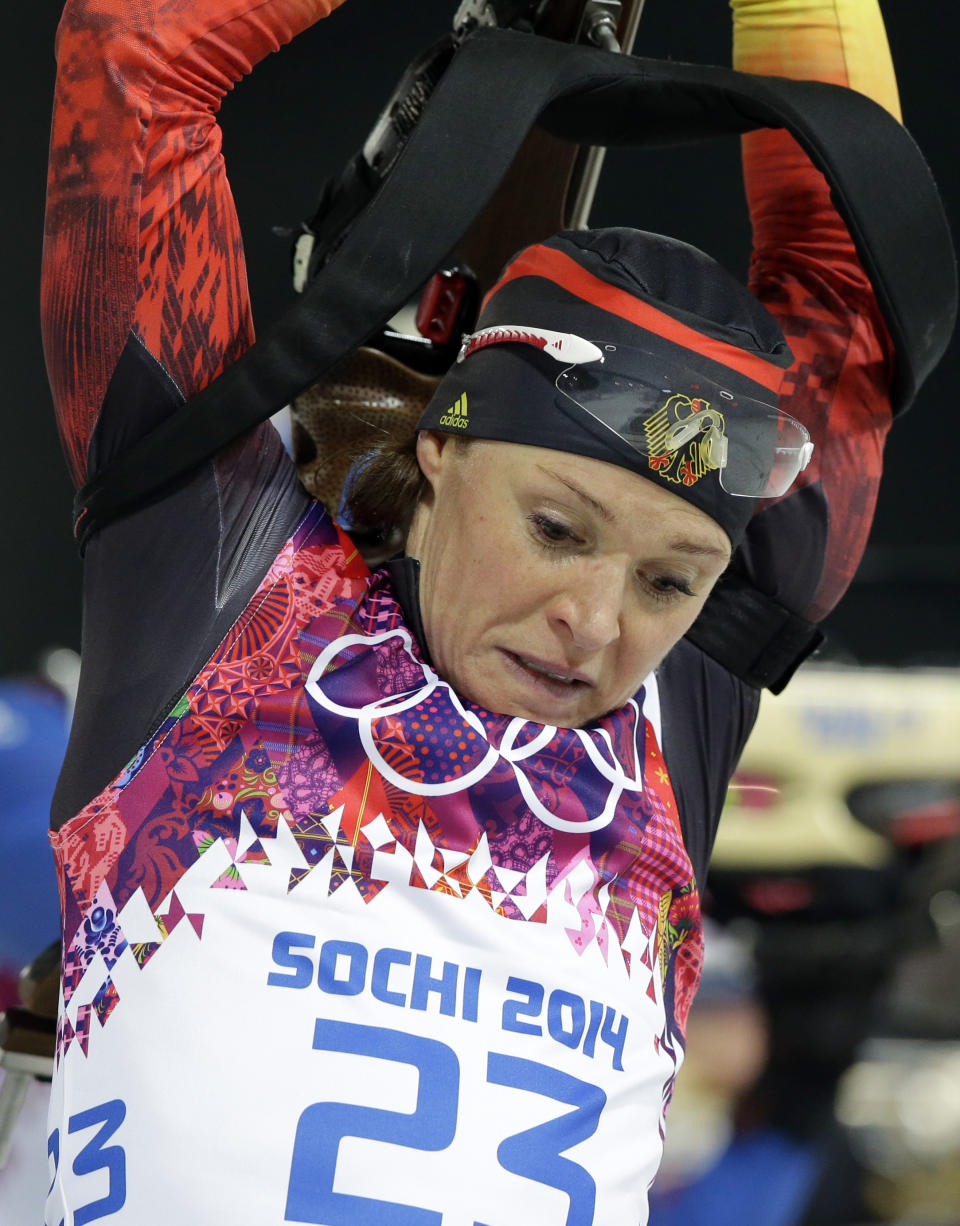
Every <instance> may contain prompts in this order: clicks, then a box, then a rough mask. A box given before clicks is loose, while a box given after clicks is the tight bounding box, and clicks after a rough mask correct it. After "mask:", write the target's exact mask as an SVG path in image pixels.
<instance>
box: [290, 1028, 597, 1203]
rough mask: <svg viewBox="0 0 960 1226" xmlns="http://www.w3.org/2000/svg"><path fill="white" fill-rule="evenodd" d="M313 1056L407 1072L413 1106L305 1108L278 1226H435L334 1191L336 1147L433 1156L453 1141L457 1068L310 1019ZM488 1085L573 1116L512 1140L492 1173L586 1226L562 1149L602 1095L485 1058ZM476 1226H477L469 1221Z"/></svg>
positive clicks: (591, 1186)
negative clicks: (393, 1065)
mask: <svg viewBox="0 0 960 1226" xmlns="http://www.w3.org/2000/svg"><path fill="white" fill-rule="evenodd" d="M313 1046H314V1048H315V1049H316V1050H318V1051H335V1052H344V1053H350V1054H352V1055H359V1056H372V1057H374V1058H375V1059H378V1060H393V1061H396V1062H398V1063H400V1064H411V1065H413V1066H414V1067H415V1068H416V1069H417V1070H418V1072H419V1088H418V1091H417V1105H416V1108H415V1110H414V1111H413V1112H412V1113H411V1114H406V1113H403V1112H400V1111H386V1110H383V1109H381V1108H377V1107H360V1106H355V1105H353V1104H350V1103H336V1102H325V1103H313V1104H311V1105H310V1106H309V1107H307V1108H306V1109H305V1110H304V1112H303V1113H302V1115H301V1116H300V1119H299V1121H298V1123H297V1132H296V1138H295V1140H294V1145H293V1160H292V1163H291V1167H290V1182H289V1184H288V1188H287V1206H286V1215H285V1220H286V1221H288V1222H310V1223H322V1224H323V1226H369V1223H370V1222H373V1221H376V1222H377V1223H379V1224H382V1226H440V1222H441V1220H442V1214H441V1213H439V1212H437V1211H435V1210H432V1209H423V1208H418V1207H417V1206H414V1205H401V1204H396V1203H395V1202H393V1201H383V1200H375V1199H372V1198H370V1197H366V1196H353V1195H350V1194H347V1193H343V1192H334V1191H333V1181H334V1174H335V1171H336V1165H337V1156H338V1149H339V1144H340V1141H341V1139H342V1138H343V1137H361V1138H366V1139H369V1140H374V1141H386V1142H390V1143H392V1144H394V1145H404V1146H407V1147H408V1148H410V1149H420V1150H427V1151H431V1152H432V1151H437V1150H442V1149H446V1148H447V1147H448V1146H449V1145H450V1144H451V1142H452V1141H453V1138H454V1134H455V1132H456V1128H457V1104H458V1100H459V1091H460V1063H459V1061H458V1060H457V1057H456V1053H455V1052H454V1051H453V1049H452V1048H450V1047H448V1046H447V1045H446V1044H445V1043H440V1042H438V1041H437V1040H436V1039H427V1038H423V1037H421V1036H418V1035H411V1034H407V1033H406V1032H404V1031H401V1030H387V1029H384V1028H382V1027H379V1026H360V1025H355V1024H353V1023H350V1022H336V1021H332V1020H329V1019H326V1018H318V1019H317V1022H316V1027H315V1031H314V1036H313ZM487 1081H488V1082H490V1083H491V1084H494V1085H501V1086H508V1087H511V1088H514V1089H519V1090H527V1091H529V1092H530V1093H532V1094H540V1095H543V1096H544V1097H546V1098H551V1099H554V1100H555V1101H557V1102H561V1103H567V1104H569V1105H570V1106H571V1107H573V1108H574V1109H573V1111H570V1112H567V1113H566V1114H564V1115H561V1116H558V1117H557V1118H555V1119H552V1120H547V1121H546V1123H543V1124H538V1125H536V1127H534V1128H528V1129H526V1130H525V1131H524V1132H518V1133H515V1134H514V1135H512V1136H509V1137H506V1138H505V1139H504V1140H503V1141H501V1143H500V1145H499V1147H498V1149H497V1159H498V1160H499V1162H500V1165H501V1166H502V1167H503V1168H504V1169H505V1170H508V1171H510V1172H512V1173H513V1174H514V1175H520V1176H522V1177H523V1178H526V1179H532V1180H535V1181H536V1182H537V1183H541V1184H544V1185H545V1186H547V1187H550V1188H556V1189H557V1190H559V1191H561V1192H565V1193H566V1194H567V1196H568V1197H569V1199H570V1207H569V1210H568V1212H567V1217H566V1222H565V1226H592V1223H593V1215H594V1207H595V1204H596V1192H597V1189H596V1184H595V1183H594V1181H593V1178H592V1177H591V1176H590V1174H589V1173H588V1172H587V1171H586V1170H584V1168H583V1167H582V1166H580V1165H579V1164H578V1163H576V1162H573V1161H571V1160H570V1159H569V1158H564V1157H562V1151H563V1150H565V1149H569V1148H570V1147H571V1146H573V1145H576V1144H578V1143H579V1142H580V1141H585V1140H586V1139H587V1138H588V1137H591V1136H593V1134H594V1133H595V1132H596V1130H597V1125H598V1123H599V1121H600V1112H601V1111H602V1110H603V1107H604V1104H605V1103H606V1095H605V1094H604V1092H603V1090H601V1089H600V1088H599V1086H594V1085H590V1084H589V1083H587V1082H585V1081H580V1080H578V1079H577V1078H576V1077H571V1076H570V1075H569V1074H568V1073H563V1072H561V1071H560V1070H559V1069H554V1068H550V1067H549V1066H548V1065H545V1064H538V1063H537V1062H536V1061H533V1060H522V1059H520V1058H518V1057H516V1056H508V1055H504V1054H502V1053H499V1052H489V1053H488V1056H487ZM475 1226H482V1223H476V1224H475Z"/></svg>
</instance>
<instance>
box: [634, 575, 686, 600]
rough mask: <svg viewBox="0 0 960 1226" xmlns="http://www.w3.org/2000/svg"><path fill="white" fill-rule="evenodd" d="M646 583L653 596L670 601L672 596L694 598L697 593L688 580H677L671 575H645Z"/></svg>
mask: <svg viewBox="0 0 960 1226" xmlns="http://www.w3.org/2000/svg"><path fill="white" fill-rule="evenodd" d="M643 579H644V582H645V583H647V584H648V585H649V587H650V589H651V590H652V592H653V594H654V595H655V596H657V597H658V598H666V599H669V597H671V596H675V595H676V596H694V595H696V593H695V592H694V591H693V590H692V589H691V587H690V584H689V583H688V582H687V581H686V579H677V578H675V577H674V576H671V575H644V576H643Z"/></svg>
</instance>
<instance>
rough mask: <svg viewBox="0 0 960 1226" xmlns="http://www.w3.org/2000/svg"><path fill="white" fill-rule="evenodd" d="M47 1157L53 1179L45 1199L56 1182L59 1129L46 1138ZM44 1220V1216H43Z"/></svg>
mask: <svg viewBox="0 0 960 1226" xmlns="http://www.w3.org/2000/svg"><path fill="white" fill-rule="evenodd" d="M47 1157H48V1158H52V1159H53V1178H52V1179H51V1180H50V1187H49V1188H47V1198H48V1199H49V1197H50V1193H51V1192H52V1191H53V1185H54V1184H55V1183H56V1182H57V1171H58V1170H59V1169H60V1129H59V1128H54V1130H53V1132H51V1133H50V1136H49V1137H47ZM44 1219H46V1214H44ZM63 1222H64V1219H63V1218H61V1219H60V1226H63Z"/></svg>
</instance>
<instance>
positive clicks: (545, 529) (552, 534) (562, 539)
mask: <svg viewBox="0 0 960 1226" xmlns="http://www.w3.org/2000/svg"><path fill="white" fill-rule="evenodd" d="M528 518H529V520H530V523H531V524H532V525H533V527H534V530H535V532H536V535H537V536H538V537H539V538H540V539H541V540H542V541H544V542H545V543H546V544H548V545H563V544H567V543H571V544H579V543H580V538H579V537H578V536H577V534H576V533H575V532H574V531H573V529H572V528H569V527H568V526H567V525H566V524H564V523H561V522H560V521H559V520H557V519H551V518H550V517H549V516H548V515H542V514H539V513H538V514H533V515H530V516H529V517H528Z"/></svg>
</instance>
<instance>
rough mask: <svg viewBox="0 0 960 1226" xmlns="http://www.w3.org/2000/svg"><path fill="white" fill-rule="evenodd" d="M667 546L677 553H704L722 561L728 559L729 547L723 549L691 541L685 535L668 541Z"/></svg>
mask: <svg viewBox="0 0 960 1226" xmlns="http://www.w3.org/2000/svg"><path fill="white" fill-rule="evenodd" d="M667 548H668V549H673V550H675V551H676V552H677V553H694V554H704V555H706V556H707V557H711V558H720V559H722V561H724V562H729V561H730V550H729V549H723V548H721V547H720V546H719V545H706V544H704V543H703V542H702V541H692V540H690V538H689V537H687V536H683V537H678V538H677V539H676V540H673V541H670V542H669V543H668V545H667Z"/></svg>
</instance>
